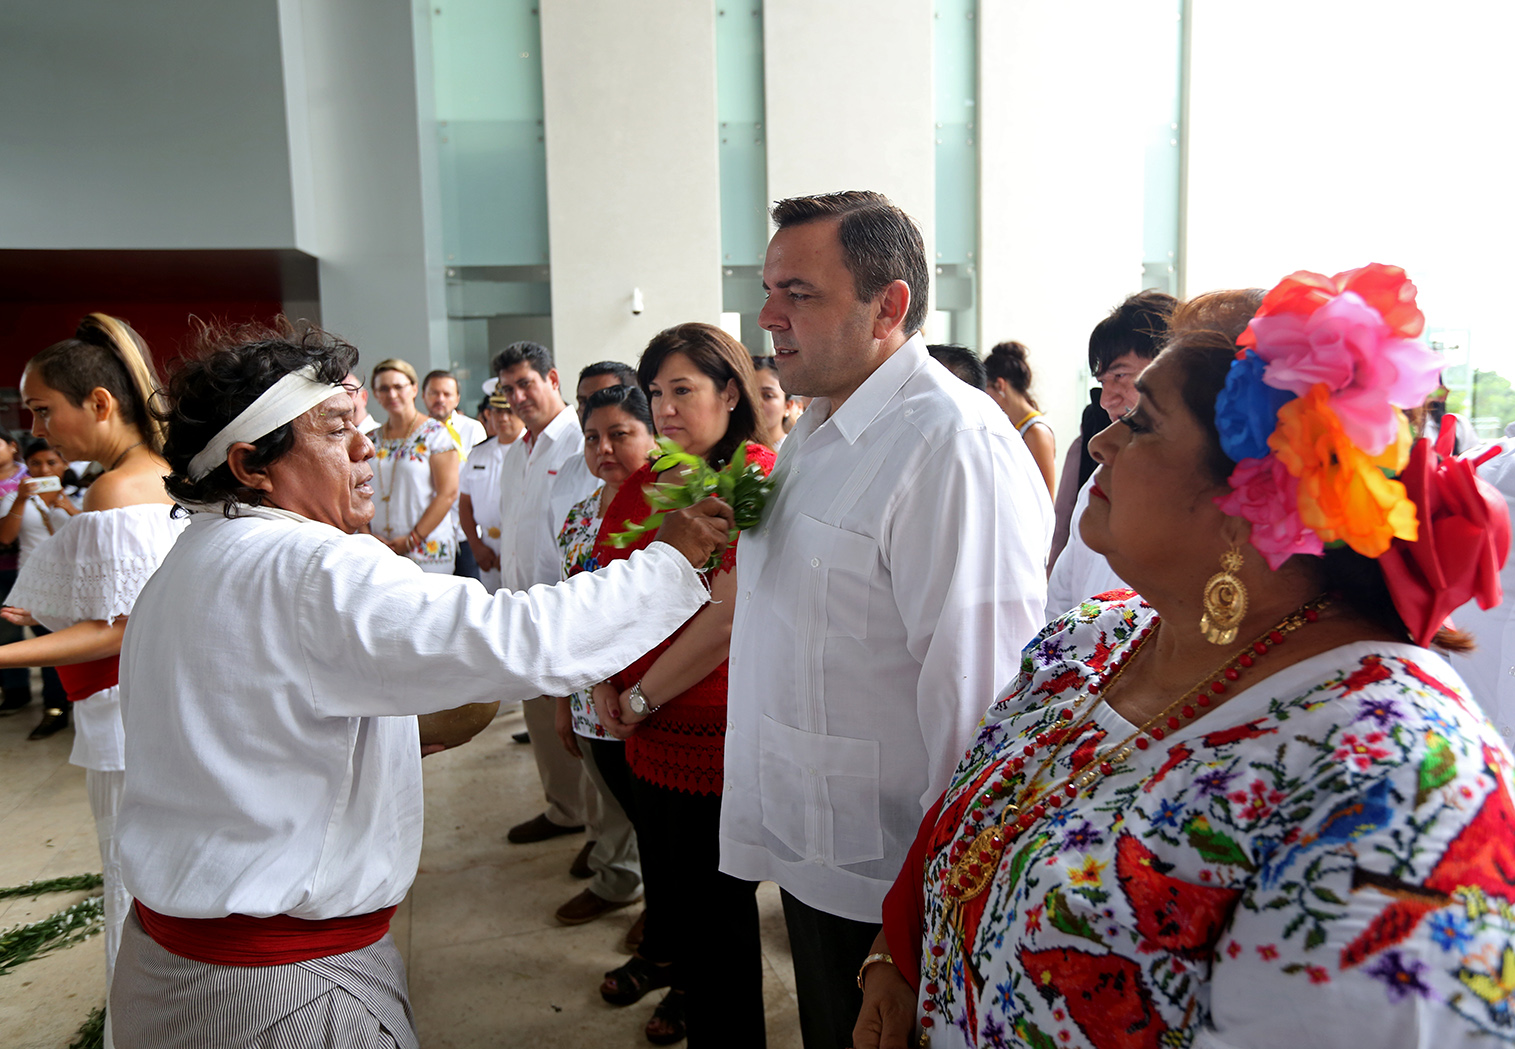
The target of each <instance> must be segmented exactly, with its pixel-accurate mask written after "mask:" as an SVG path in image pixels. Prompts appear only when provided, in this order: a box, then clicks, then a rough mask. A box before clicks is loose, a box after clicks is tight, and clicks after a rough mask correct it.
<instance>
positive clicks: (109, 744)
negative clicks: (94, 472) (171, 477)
mask: <svg viewBox="0 0 1515 1049" xmlns="http://www.w3.org/2000/svg"><path fill="white" fill-rule="evenodd" d="M173 509H174V508H173V507H172V506H170V505H168V504H166V503H140V504H138V505H136V506H122V507H117V508H115V509H113V510H91V511H88V512H86V513H81V514H75V515H74V516H73V517H71V518H69V519H68V521H67V523H65V524H64V525H63V526H62V527H61V528H59V529H58V533H57V534H56V535H54V536H52V537H51V538H50V539H48V540H46V541H45V542H42V543H40V544H38V545H37V547H36V549H34V550H32V551H31V552H30V554H29V555H28V557H27V560H26V566H25V567H24V568H22V569H21V574H20V575H19V576H18V577H17V578H16V585H15V586H14V587H12V588H11V593H10V597H9V598H7V601H8V603H9V604H12V605H15V606H16V607H18V608H24V609H26V610H27V611H28V612H30V613H31V614H32V615H33V617H35V618H36V620H37V622H39V623H41V624H42V625H43V626H45V627H47V629H49V630H54V631H57V630H62V629H63V628H64V627H69V626H73V625H74V624H75V623H78V622H82V621H84V620H87V619H103V620H104V621H106V622H107V623H113V622H115V621H116V620H117V619H120V618H121V617H122V616H130V615H132V614H133V613H134V610H135V605H136V601H137V595H138V594H140V593H141V591H142V588H143V587H144V586H145V585H146V584H147V581H148V579H149V578H151V576H152V574H153V572H154V571H156V570H157V568H158V565H159V564H160V563H161V562H162V560H163V558H164V557H165V556H166V555H167V554H168V552H169V550H170V549H171V548H172V547H173V545H174V543H175V541H177V540H178V538H179V534H180V533H181V532H183V531H184V527H185V525H186V524H187V523H188V522H187V520H186V519H184V518H175V517H173V516H171V514H172V511H173ZM73 718H74V748H73V752H72V753H71V754H70V755H69V759H68V760H69V761H70V762H71V763H73V764H75V765H80V766H83V767H84V768H87V769H94V770H95V771H97V772H119V771H120V770H122V769H124V768H125V767H126V764H125V761H126V751H125V745H124V742H123V736H122V727H121V689H120V686H119V685H112V686H111V687H110V688H107V689H104V690H102V691H100V692H96V693H95V694H94V695H92V696H90V697H88V698H87V699H83V700H81V701H79V702H78V703H75V704H73Z"/></svg>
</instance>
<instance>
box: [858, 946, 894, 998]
mask: <svg viewBox="0 0 1515 1049" xmlns="http://www.w3.org/2000/svg"><path fill="white" fill-rule="evenodd" d="M879 962H888V963H889V964H890V965H893V964H894V958H893V957H892V956H890V955H888V954H870V955H869V956H868V957H866V958H864V959H863V964H862V965H860V966H858V970H857V989H858V990H860V991H861V990H862V989H863V973H865V972H867V971H868V966H870V965H877V964H878V963H879Z"/></svg>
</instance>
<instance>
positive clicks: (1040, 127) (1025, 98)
mask: <svg viewBox="0 0 1515 1049" xmlns="http://www.w3.org/2000/svg"><path fill="white" fill-rule="evenodd" d="M1153 10H1154V5H1152V4H1151V3H1130V2H1128V0H1095V2H1092V3H1086V4H1076V5H1074V4H1067V3H1061V2H1059V0H1003V2H997V3H986V4H981V5H980V6H979V11H980V30H979V32H980V37H979V76H980V86H979V100H980V106H981V108H982V113H981V126H980V131H981V134H982V138H981V139H980V146H979V149H980V153H979V157H980V164H981V170H980V183H979V184H980V186H981V187H982V190H981V192H982V194H983V198H982V202H981V204H980V216H981V222H982V230H981V235H980V237H979V244H980V265H981V269H980V274H979V289H980V302H981V303H982V305H981V308H980V312H979V318H980V341H979V345H980V346H981V347H982V348H983V349H984V351H985V352H986V353H987V352H988V350H989V349H991V348H992V347H993V346H994V344H995V343H997V342H1002V341H1004V340H1006V339H1018V340H1019V341H1021V342H1023V343H1025V344H1026V346H1027V347H1028V348H1029V349H1030V353H1031V363H1032V370H1033V373H1034V387H1033V392H1034V393H1035V394H1036V396H1037V399H1038V400H1039V401H1040V403H1041V406H1042V409H1043V410H1044V411H1046V412H1047V414H1048V415H1049V416H1050V418H1051V422H1052V426H1053V429H1054V430H1055V431H1056V432H1057V438H1058V452H1059V455H1061V454H1062V451H1063V450H1064V449H1066V448H1067V447H1068V444H1069V442H1070V441H1072V440H1073V439H1074V438H1075V437H1077V436H1078V421H1079V415H1080V413H1081V412H1082V411H1083V406H1084V405H1085V404H1086V403H1088V402H1087V397H1086V393H1085V391H1086V390H1087V389H1088V369H1087V364H1086V363H1085V362H1086V361H1087V357H1088V346H1089V332H1090V330H1091V329H1092V328H1093V327H1094V325H1095V324H1097V323H1098V322H1099V320H1100V319H1101V318H1102V317H1103V316H1104V315H1105V314H1106V313H1108V312H1109V310H1110V309H1111V308H1112V307H1113V306H1115V305H1116V304H1118V303H1119V302H1120V300H1121V299H1123V298H1124V297H1125V296H1127V295H1129V294H1131V293H1132V292H1135V291H1139V290H1140V288H1141V264H1142V184H1143V164H1144V153H1143V142H1142V139H1141V131H1142V129H1143V128H1144V127H1145V124H1144V122H1143V114H1142V113H1140V112H1138V111H1137V107H1138V104H1139V102H1140V99H1141V95H1140V93H1139V92H1137V91H1135V90H1133V89H1132V85H1135V84H1137V83H1138V82H1139V81H1140V79H1141V77H1140V69H1141V63H1142V62H1143V60H1144V55H1143V52H1142V50H1141V48H1139V47H1134V46H1132V45H1131V41H1132V40H1133V39H1140V38H1141V34H1140V33H1139V32H1138V31H1137V30H1138V29H1139V28H1140V26H1141V24H1142V22H1141V20H1142V19H1143V18H1150V17H1151V16H1152V14H1153ZM1096 29H1097V31H1095V30H1096Z"/></svg>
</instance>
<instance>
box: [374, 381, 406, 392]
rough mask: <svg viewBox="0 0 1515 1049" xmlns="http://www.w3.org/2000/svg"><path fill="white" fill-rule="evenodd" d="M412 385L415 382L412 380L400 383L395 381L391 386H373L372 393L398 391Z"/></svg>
mask: <svg viewBox="0 0 1515 1049" xmlns="http://www.w3.org/2000/svg"><path fill="white" fill-rule="evenodd" d="M414 385H415V383H413V382H400V383H395V384H394V385H392V386H375V387H374V388H373V392H374V393H379V394H383V393H398V392H400V391H401V390H408V389H409V388H410V387H412V386H414Z"/></svg>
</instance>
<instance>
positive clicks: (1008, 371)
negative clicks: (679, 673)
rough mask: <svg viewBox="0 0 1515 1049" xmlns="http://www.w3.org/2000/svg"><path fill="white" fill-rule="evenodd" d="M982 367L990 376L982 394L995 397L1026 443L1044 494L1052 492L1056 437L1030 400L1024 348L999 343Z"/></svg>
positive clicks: (1030, 376)
mask: <svg viewBox="0 0 1515 1049" xmlns="http://www.w3.org/2000/svg"><path fill="white" fill-rule="evenodd" d="M983 367H985V370H986V371H988V373H989V388H988V390H986V391H985V393H988V394H989V396H991V397H994V403H997V405H998V406H1000V411H1003V412H1004V414H1006V415H1007V417H1009V420H1011V423H1014V426H1015V429H1017V431H1018V432H1020V435H1021V440H1024V441H1026V447H1027V449H1030V453H1032V458H1033V459H1036V468H1038V470H1041V473H1042V481H1045V482H1047V493H1048V494H1051V493H1053V490H1054V487H1056V484H1057V482H1056V478H1057V462H1056V458H1057V438H1056V437H1053V432H1051V426H1048V424H1047V421H1045V418H1044V417H1042V414H1041V409H1039V408H1038V406H1036V399H1035V397H1032V365H1030V362H1029V361H1027V359H1026V346H1023V344H1021V343H1000V344H998V346H995V347H994V349H992V350H991V352H989V356H986V358H985V359H983Z"/></svg>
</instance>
